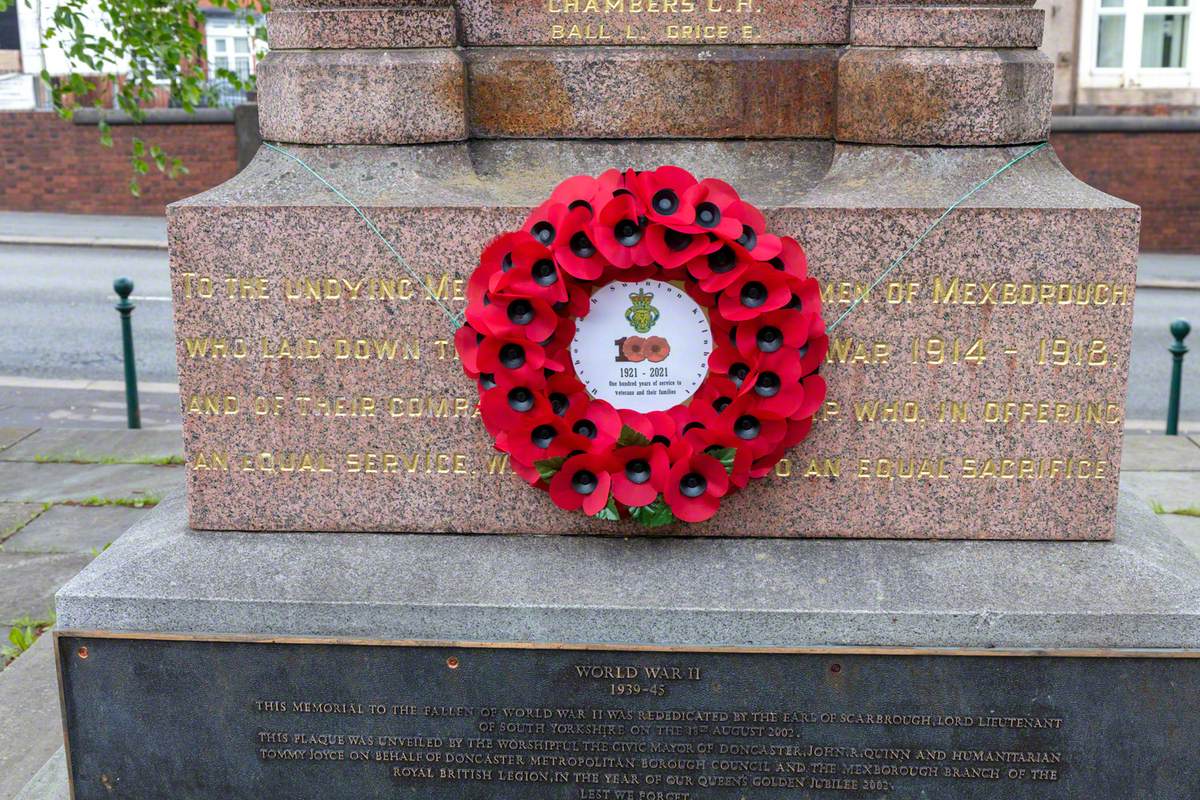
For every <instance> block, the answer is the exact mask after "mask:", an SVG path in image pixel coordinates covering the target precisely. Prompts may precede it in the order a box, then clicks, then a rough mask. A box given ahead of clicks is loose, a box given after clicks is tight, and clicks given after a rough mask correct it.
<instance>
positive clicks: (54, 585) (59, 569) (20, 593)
mask: <svg viewBox="0 0 1200 800" xmlns="http://www.w3.org/2000/svg"><path fill="white" fill-rule="evenodd" d="M91 560H92V556H91V555H90V554H89V555H82V554H79V553H8V552H3V553H0V628H4V629H5V633H6V634H7V627H8V626H9V625H11V624H12V622H13V620H16V619H20V618H21V617H33V618H34V619H43V618H45V617H46V616H47V615H48V614H49V613H50V612H51V611H52V610H53V609H54V593H55V592H57V591H58V588H59V587H60V586H62V585H63V584H64V583H66V582H67V581H69V580H70V579H71V578H73V577H75V575H76V574H77V573H78V572H79V570H81V569H83V568H84V567H86V566H87V565H88V562H90V561H91ZM0 796H2V795H0Z"/></svg>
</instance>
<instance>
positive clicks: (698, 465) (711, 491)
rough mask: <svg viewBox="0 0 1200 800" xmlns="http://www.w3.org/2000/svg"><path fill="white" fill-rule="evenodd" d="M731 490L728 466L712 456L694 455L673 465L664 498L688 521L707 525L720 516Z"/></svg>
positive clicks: (677, 515) (671, 507)
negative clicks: (708, 520)
mask: <svg viewBox="0 0 1200 800" xmlns="http://www.w3.org/2000/svg"><path fill="white" fill-rule="evenodd" d="M728 491H729V474H728V473H726V472H725V466H724V465H723V464H721V462H720V461H717V460H716V459H715V458H713V457H712V456H710V455H706V454H704V453H693V454H692V455H691V456H690V457H688V458H686V459H681V460H679V461H677V462H676V463H675V464H673V465H672V466H671V472H670V473H669V474H668V475H667V485H666V487H665V488H664V489H663V499H664V500H666V501H667V505H668V506H669V507H670V509H671V511H672V512H673V513H674V514H675V516H676V517H678V518H679V519H681V520H683V521H684V522H703V521H704V520H706V519H709V518H710V517H712V515H713V514H716V513H717V509H718V508H720V506H721V498H722V497H724V496H725V494H726V492H728Z"/></svg>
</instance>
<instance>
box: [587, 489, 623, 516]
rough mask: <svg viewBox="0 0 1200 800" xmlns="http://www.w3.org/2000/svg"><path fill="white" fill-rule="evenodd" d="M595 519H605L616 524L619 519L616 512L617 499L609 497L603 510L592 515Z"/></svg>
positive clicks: (619, 514) (618, 513) (619, 513)
mask: <svg viewBox="0 0 1200 800" xmlns="http://www.w3.org/2000/svg"><path fill="white" fill-rule="evenodd" d="M592 516H593V517H595V518H596V519H607V520H612V521H613V522H616V521H617V520H619V519H621V512H620V511H617V498H615V497H612V496H611V495H610V496H609V498H608V504H607V505H606V506H604V508H602V509H600V510H599V511H597V512H596V513H595V514H592Z"/></svg>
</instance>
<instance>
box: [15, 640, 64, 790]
mask: <svg viewBox="0 0 1200 800" xmlns="http://www.w3.org/2000/svg"><path fill="white" fill-rule="evenodd" d="M53 644H54V643H53V637H52V636H51V635H50V634H44V635H43V636H42V637H41V638H39V639H38V640H37V641H36V642H35V643H34V645H33V647H31V648H30V649H29V650H27V651H26V652H25V653H23V654H22V655H21V656H20V657H19V658H17V660H16V661H14V662H13V663H12V664H10V665H9V666H8V667H7V668H6V669H4V670H3V671H0V719H3V721H4V722H3V724H2V725H0V800H3V799H4V798H9V797H13V796H15V795H17V793H18V792H20V791H21V789H22V787H24V786H25V785H26V784H27V783H28V782H29V781H30V779H31V778H33V777H34V776H35V775H36V774H37V773H38V771H39V770H40V769H41V768H42V767H43V765H45V764H46V760H47V759H49V758H50V757H51V756H53V755H54V751H55V750H61V748H62V743H63V736H62V716H61V713H60V711H59V706H58V680H57V677H56V674H55V668H54V646H53ZM64 777H65V775H64ZM50 796H53V795H50Z"/></svg>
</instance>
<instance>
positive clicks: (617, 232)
mask: <svg viewBox="0 0 1200 800" xmlns="http://www.w3.org/2000/svg"><path fill="white" fill-rule="evenodd" d="M640 210H641V209H639V208H638V205H637V201H636V200H635V199H634V197H633V195H632V194H621V195H618V196H616V197H614V198H613V199H612V200H610V201H609V202H608V203H606V204H605V205H604V207H603V208H601V209H600V211H599V213H598V215H597V217H596V219H595V220H594V221H593V222H592V238H593V241H595V243H596V246H597V247H598V248H600V252H601V253H603V254H604V257H605V258H607V259H608V261H609V263H611V264H612V265H613V266H614V267H616V268H617V269H620V270H624V269H628V268H629V267H633V266H638V267H644V266H647V265H649V264H651V263H653V261H654V257H653V256H651V255H650V250H649V248H648V247H647V246H646V230H645V227H644V226H643V225H642V222H641V220H640V216H641V215H640V213H639V212H640Z"/></svg>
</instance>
